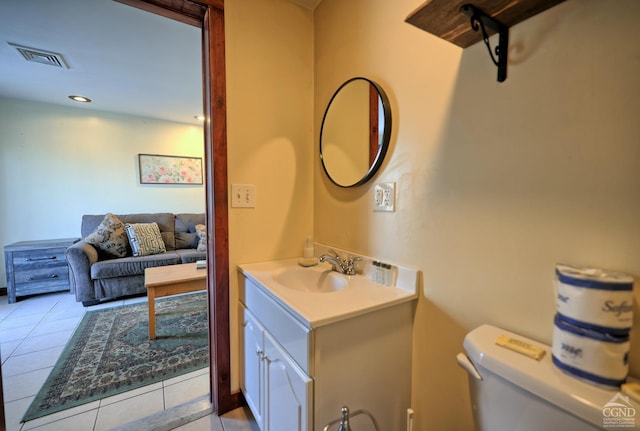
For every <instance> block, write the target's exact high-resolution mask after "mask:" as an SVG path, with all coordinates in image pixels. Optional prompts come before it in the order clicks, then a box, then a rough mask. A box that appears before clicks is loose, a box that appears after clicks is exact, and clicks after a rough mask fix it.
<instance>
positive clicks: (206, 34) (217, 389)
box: [114, 0, 243, 415]
mask: <svg viewBox="0 0 640 431" xmlns="http://www.w3.org/2000/svg"><path fill="white" fill-rule="evenodd" d="M114 1H118V2H120V3H124V4H128V5H130V6H134V7H137V8H139V9H143V10H146V11H149V12H153V13H155V14H158V15H162V16H165V17H167V18H172V19H175V20H178V21H180V22H184V23H186V24H190V25H194V26H196V27H200V28H202V64H203V74H202V76H203V79H202V86H203V98H204V100H203V106H204V114H205V117H206V120H205V125H204V141H205V142H204V146H205V149H204V153H205V154H204V156H205V171H206V172H205V179H206V182H205V194H206V213H207V216H206V220H207V231H208V233H209V235H208V238H207V261H208V262H209V265H207V271H208V272H207V285H208V286H207V287H208V291H209V310H210V313H209V350H210V352H209V365H210V370H211V373H210V375H211V404H212V406H213V409H214V411H215V412H216V413H217V414H218V415H221V414H223V413H226V412H228V411H230V410H233V409H235V408H237V407H240V406H241V405H243V397H242V394H241V393H240V392H239V391H236V392H232V391H231V342H230V332H229V210H228V191H227V110H226V106H227V104H226V73H225V38H224V0H196V1H191V0H114Z"/></svg>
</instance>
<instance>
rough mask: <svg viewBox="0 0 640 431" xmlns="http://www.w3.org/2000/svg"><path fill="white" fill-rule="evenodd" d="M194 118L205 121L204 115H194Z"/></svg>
mask: <svg viewBox="0 0 640 431" xmlns="http://www.w3.org/2000/svg"><path fill="white" fill-rule="evenodd" d="M193 118H195V119H196V120H199V121H204V115H194V116H193Z"/></svg>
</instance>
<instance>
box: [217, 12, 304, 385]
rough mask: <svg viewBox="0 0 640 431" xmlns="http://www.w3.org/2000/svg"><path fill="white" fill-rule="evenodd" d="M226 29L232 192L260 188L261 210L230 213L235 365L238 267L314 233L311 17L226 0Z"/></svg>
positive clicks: (289, 248) (291, 247)
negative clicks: (239, 187)
mask: <svg viewBox="0 0 640 431" xmlns="http://www.w3.org/2000/svg"><path fill="white" fill-rule="evenodd" d="M225 30H226V36H225V37H226V63H227V115H228V124H227V126H228V169H229V187H231V184H254V185H255V186H256V207H255V208H229V253H230V256H229V260H230V268H231V273H230V304H231V340H232V346H231V353H232V364H237V363H238V357H237V344H236V342H237V312H236V311H237V310H236V305H237V300H238V296H237V289H238V277H237V273H236V268H237V265H238V264H239V263H249V262H259V261H266V260H273V259H282V258H287V257H294V256H301V255H302V249H303V246H304V239H305V238H306V237H307V236H308V235H312V234H313V196H312V189H313V160H314V159H313V154H314V152H315V150H316V147H315V144H314V141H313V52H312V49H311V47H312V46H313V40H312V36H313V23H312V13H311V11H309V10H307V9H305V8H303V7H301V6H298V5H296V4H293V3H291V2H289V1H286V0H227V1H225ZM238 385H239V383H238V370H237V367H233V369H232V387H233V388H237V387H238Z"/></svg>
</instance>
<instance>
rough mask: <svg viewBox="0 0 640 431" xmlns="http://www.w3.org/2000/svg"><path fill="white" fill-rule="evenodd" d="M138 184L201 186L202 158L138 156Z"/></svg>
mask: <svg viewBox="0 0 640 431" xmlns="http://www.w3.org/2000/svg"><path fill="white" fill-rule="evenodd" d="M138 161H139V163H140V184H202V158H200V157H182V156H160V155H156V154H138Z"/></svg>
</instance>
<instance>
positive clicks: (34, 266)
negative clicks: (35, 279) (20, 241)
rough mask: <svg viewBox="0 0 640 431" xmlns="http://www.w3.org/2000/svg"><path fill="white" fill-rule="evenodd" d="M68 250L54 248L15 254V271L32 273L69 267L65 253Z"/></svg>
mask: <svg viewBox="0 0 640 431" xmlns="http://www.w3.org/2000/svg"><path fill="white" fill-rule="evenodd" d="M65 250H66V248H53V249H42V250H31V251H17V252H15V253H13V270H14V271H15V272H16V274H17V273H18V272H22V271H32V270H38V269H42V268H55V267H60V266H64V267H66V266H67V260H66V259H65V256H64V252H65Z"/></svg>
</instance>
